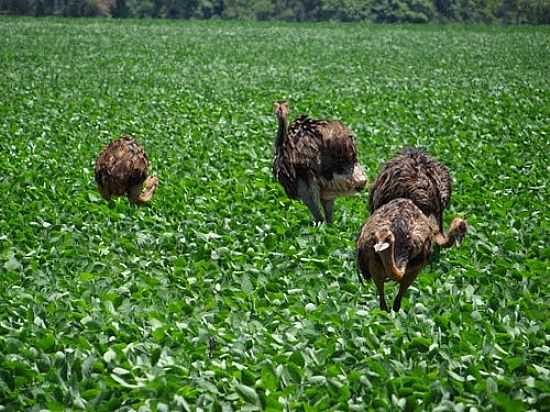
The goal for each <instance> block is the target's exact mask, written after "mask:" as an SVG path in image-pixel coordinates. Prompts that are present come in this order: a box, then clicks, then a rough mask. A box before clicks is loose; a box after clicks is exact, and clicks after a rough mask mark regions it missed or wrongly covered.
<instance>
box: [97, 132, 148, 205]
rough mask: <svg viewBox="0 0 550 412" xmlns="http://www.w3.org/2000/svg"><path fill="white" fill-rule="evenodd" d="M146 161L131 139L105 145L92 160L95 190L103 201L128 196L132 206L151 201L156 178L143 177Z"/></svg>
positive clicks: (127, 137) (126, 138)
mask: <svg viewBox="0 0 550 412" xmlns="http://www.w3.org/2000/svg"><path fill="white" fill-rule="evenodd" d="M148 168H149V159H148V158H147V155H146V154H145V152H144V150H143V148H142V147H141V146H140V145H139V144H138V143H137V142H136V140H135V139H134V138H133V137H132V136H121V137H120V138H118V139H116V140H114V141H112V142H111V143H110V144H109V145H107V146H106V147H105V148H104V149H103V150H102V152H101V153H100V154H99V156H98V157H97V159H96V161H95V168H94V170H95V181H96V184H97V189H98V191H99V193H100V194H101V196H103V198H104V199H105V200H108V201H110V200H111V199H112V198H113V197H118V196H128V200H129V201H130V202H131V203H133V204H138V205H143V204H145V203H147V202H149V201H150V200H151V198H152V197H153V194H154V192H155V190H156V188H157V186H158V178H157V177H155V176H149V177H148V176H147V170H148Z"/></svg>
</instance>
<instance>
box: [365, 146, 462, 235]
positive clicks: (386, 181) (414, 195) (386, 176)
mask: <svg viewBox="0 0 550 412" xmlns="http://www.w3.org/2000/svg"><path fill="white" fill-rule="evenodd" d="M451 191H452V180H451V176H450V175H449V170H448V169H447V167H446V166H445V165H443V164H441V163H440V162H438V161H437V160H435V159H433V158H431V157H430V156H429V155H427V154H426V153H424V152H422V151H421V150H418V149H405V150H404V151H402V152H401V153H400V154H399V155H398V156H397V157H395V158H393V159H391V160H389V161H388V162H386V163H385V164H384V165H383V167H382V170H381V172H380V174H379V175H378V177H377V179H376V181H375V182H374V184H373V186H372V188H371V190H370V193H369V210H370V212H371V213H372V212H374V211H375V210H376V209H378V208H379V207H381V206H382V205H385V204H387V203H388V202H389V201H391V200H393V199H397V198H408V199H411V200H412V201H413V202H414V203H415V204H416V205H417V206H418V207H419V208H420V209H421V210H422V211H423V212H424V214H426V216H431V217H433V218H434V219H435V221H436V222H437V224H438V225H439V230H440V231H443V211H444V210H445V209H446V208H447V206H448V205H449V202H450V200H451Z"/></svg>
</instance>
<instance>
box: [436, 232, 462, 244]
mask: <svg viewBox="0 0 550 412" xmlns="http://www.w3.org/2000/svg"><path fill="white" fill-rule="evenodd" d="M458 240H459V238H458V233H456V231H455V230H453V229H451V230H449V231H448V232H447V233H444V232H439V233H438V234H437V235H435V242H436V243H437V244H438V245H439V246H440V247H443V248H448V247H452V246H454V245H456V244H457V242H458Z"/></svg>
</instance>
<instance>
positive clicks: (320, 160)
mask: <svg viewBox="0 0 550 412" xmlns="http://www.w3.org/2000/svg"><path fill="white" fill-rule="evenodd" d="M274 112H275V116H276V117H277V122H278V130H277V136H276V139H275V144H274V157H273V176H274V177H275V179H277V181H279V182H280V183H281V185H282V186H283V188H284V190H285V192H286V194H287V195H288V197H289V198H291V199H299V200H301V201H302V202H304V203H305V204H306V206H307V207H308V209H309V211H310V212H311V214H312V216H313V219H314V220H315V222H323V221H326V222H327V223H332V220H333V206H334V202H335V200H336V198H338V197H340V196H351V195H353V194H355V193H357V192H359V191H361V190H363V189H364V188H365V186H366V185H367V177H366V175H365V173H364V171H363V168H362V167H361V165H359V163H358V160H357V146H356V143H355V138H354V135H353V133H352V132H351V130H350V129H349V128H347V127H346V126H345V125H343V124H342V123H341V122H339V121H337V120H313V119H310V118H308V117H307V116H304V115H302V116H301V117H299V118H298V119H296V120H295V121H294V122H292V123H291V124H290V125H289V121H288V103H287V102H286V101H278V102H275V104H274Z"/></svg>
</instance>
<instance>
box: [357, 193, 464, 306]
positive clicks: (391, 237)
mask: <svg viewBox="0 0 550 412" xmlns="http://www.w3.org/2000/svg"><path fill="white" fill-rule="evenodd" d="M467 229H468V227H467V225H466V222H465V221H464V220H462V219H460V218H458V217H457V218H455V219H454V220H453V221H452V223H451V226H450V228H449V231H448V233H442V232H441V231H440V230H439V227H438V226H437V224H436V223H434V222H433V221H432V220H430V219H428V218H427V217H426V216H425V215H424V213H422V211H421V210H420V209H419V208H418V207H417V206H416V205H415V204H414V203H413V202H412V201H411V200H409V199H394V200H392V201H390V202H389V203H387V204H385V205H384V206H382V207H380V208H378V209H377V210H376V211H375V212H374V213H373V214H372V215H371V216H370V217H369V218H368V220H367V221H366V222H365V224H364V225H363V227H362V229H361V233H360V234H359V237H358V238H357V267H358V269H359V271H360V276H361V274H362V276H363V278H364V279H366V280H368V279H370V278H372V279H373V281H374V283H375V285H376V288H377V289H378V295H379V299H380V309H382V310H386V311H388V307H387V305H386V300H385V298H384V282H385V281H387V280H394V281H395V282H397V283H399V292H398V293H397V296H396V297H395V301H394V303H393V310H394V311H396V312H397V311H399V309H400V307H401V298H402V297H403V295H404V294H405V292H406V291H407V289H408V288H409V286H410V285H411V284H412V283H413V282H414V280H415V279H416V277H417V275H418V273H419V272H420V270H421V269H422V268H423V267H424V266H425V265H426V264H427V263H428V262H429V259H430V256H431V254H432V244H433V243H435V244H436V245H438V246H440V247H445V248H447V247H451V246H452V245H453V244H456V245H459V244H460V243H461V242H462V240H463V238H464V235H465V234H466V232H467ZM360 278H361V277H360Z"/></svg>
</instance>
